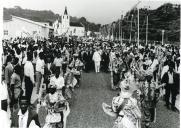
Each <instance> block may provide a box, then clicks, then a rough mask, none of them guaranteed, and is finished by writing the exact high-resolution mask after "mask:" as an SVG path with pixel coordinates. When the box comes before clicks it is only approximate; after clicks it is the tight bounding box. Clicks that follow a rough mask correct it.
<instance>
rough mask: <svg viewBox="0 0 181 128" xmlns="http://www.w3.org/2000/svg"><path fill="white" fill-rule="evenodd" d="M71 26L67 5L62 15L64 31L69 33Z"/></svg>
mask: <svg viewBox="0 0 181 128" xmlns="http://www.w3.org/2000/svg"><path fill="white" fill-rule="evenodd" d="M69 28H70V16H69V15H68V12H67V7H65V11H64V14H63V15H62V33H68V30H69Z"/></svg>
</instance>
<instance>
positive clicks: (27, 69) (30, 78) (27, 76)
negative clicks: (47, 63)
mask: <svg viewBox="0 0 181 128" xmlns="http://www.w3.org/2000/svg"><path fill="white" fill-rule="evenodd" d="M32 60H33V54H32V53H30V52H28V53H27V61H26V63H25V65H24V81H25V95H26V96H27V98H28V100H29V102H31V95H32V91H33V86H34V84H35V81H34V68H33V64H32V62H31V61H32Z"/></svg>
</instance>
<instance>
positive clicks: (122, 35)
mask: <svg viewBox="0 0 181 128" xmlns="http://www.w3.org/2000/svg"><path fill="white" fill-rule="evenodd" d="M122 21H123V15H121V45H122V44H123V27H122Z"/></svg>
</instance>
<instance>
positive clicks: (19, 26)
mask: <svg viewBox="0 0 181 128" xmlns="http://www.w3.org/2000/svg"><path fill="white" fill-rule="evenodd" d="M3 30H8V36H7V37H8V38H11V37H13V38H14V37H17V36H18V35H19V36H21V34H20V33H21V32H22V31H26V32H28V33H29V34H30V35H29V36H32V37H33V32H35V31H36V32H37V33H38V35H40V37H45V38H48V35H49V29H48V28H45V27H42V26H39V25H36V24H33V23H30V22H27V21H24V20H21V19H17V18H14V17H12V20H11V21H4V22H3Z"/></svg>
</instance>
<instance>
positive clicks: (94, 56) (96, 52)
mask: <svg viewBox="0 0 181 128" xmlns="http://www.w3.org/2000/svg"><path fill="white" fill-rule="evenodd" d="M92 59H93V60H94V61H101V56H100V54H99V52H98V51H95V52H94V55H93V57H92Z"/></svg>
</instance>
